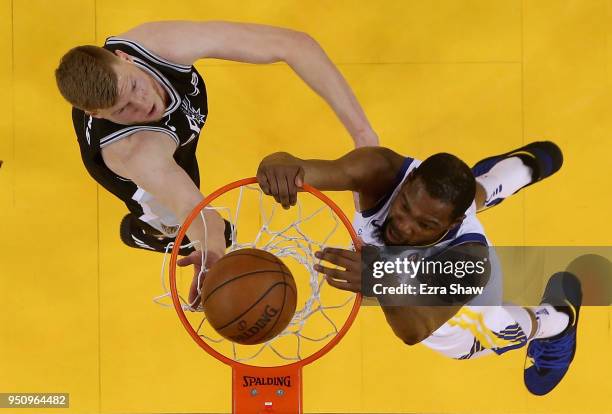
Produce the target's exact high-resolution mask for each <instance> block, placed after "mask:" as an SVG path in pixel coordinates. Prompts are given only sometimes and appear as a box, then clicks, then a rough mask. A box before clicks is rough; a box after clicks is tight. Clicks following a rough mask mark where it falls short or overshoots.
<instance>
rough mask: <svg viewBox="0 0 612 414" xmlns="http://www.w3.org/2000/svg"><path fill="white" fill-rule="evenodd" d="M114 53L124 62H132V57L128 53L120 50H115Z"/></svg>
mask: <svg viewBox="0 0 612 414" xmlns="http://www.w3.org/2000/svg"><path fill="white" fill-rule="evenodd" d="M115 55H117V56H118V57H119V59H121V60H125V61H126V62H134V59H132V56H130V55H128V54H127V53H125V52H124V51H122V50H115Z"/></svg>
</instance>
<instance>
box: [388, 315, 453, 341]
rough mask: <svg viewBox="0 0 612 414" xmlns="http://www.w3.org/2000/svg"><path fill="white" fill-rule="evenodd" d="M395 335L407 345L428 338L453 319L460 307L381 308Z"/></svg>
mask: <svg viewBox="0 0 612 414" xmlns="http://www.w3.org/2000/svg"><path fill="white" fill-rule="evenodd" d="M381 308H382V310H383V312H384V313H385V318H386V319H387V323H388V324H389V326H390V327H391V329H393V332H394V333H395V335H396V336H397V337H398V338H400V339H401V340H402V341H404V342H405V343H406V344H407V345H415V344H418V343H419V342H421V341H423V340H424V339H426V338H427V337H429V336H430V335H431V334H432V333H433V332H434V331H435V330H436V329H438V328H439V327H440V326H442V325H443V324H444V323H445V322H446V321H447V320H449V319H450V318H452V317H453V315H455V314H456V313H457V311H458V310H459V309H460V308H461V306H381Z"/></svg>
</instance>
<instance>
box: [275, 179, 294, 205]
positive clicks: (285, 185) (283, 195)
mask: <svg viewBox="0 0 612 414" xmlns="http://www.w3.org/2000/svg"><path fill="white" fill-rule="evenodd" d="M278 193H279V194H278V196H279V198H280V203H281V205H282V206H283V208H284V209H288V208H289V207H291V204H290V203H289V182H288V180H287V175H285V174H283V176H282V177H279V178H278Z"/></svg>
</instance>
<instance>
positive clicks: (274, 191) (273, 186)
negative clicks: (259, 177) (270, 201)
mask: <svg viewBox="0 0 612 414" xmlns="http://www.w3.org/2000/svg"><path fill="white" fill-rule="evenodd" d="M267 177H268V183H269V184H270V193H269V195H271V196H272V197H274V199H275V200H276V201H277V202H278V184H277V182H276V174H274V173H272V172H269V173H268V174H267Z"/></svg>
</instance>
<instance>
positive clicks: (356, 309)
mask: <svg viewBox="0 0 612 414" xmlns="http://www.w3.org/2000/svg"><path fill="white" fill-rule="evenodd" d="M256 183H257V178H255V177H251V178H243V179H242V180H238V181H234V182H233V183H230V184H227V185H224V186H223V187H221V188H219V189H217V190H216V191H214V192H212V193H211V194H209V195H208V196H207V197H206V198H204V200H202V201H201V202H200V203H199V204H198V205H197V206H196V207H195V208H194V209H193V210H192V211H191V213H189V216H187V218H186V219H185V222H184V223H183V225H182V226H181V228H180V229H179V232H178V235H177V236H176V240H175V242H174V247H173V248H172V254H171V256H170V292H171V295H172V303H173V305H174V309H175V310H176V313H177V314H178V317H179V319H180V320H181V323H182V324H183V327H184V328H185V329H186V330H187V332H188V333H189V335H190V336H191V338H192V339H193V340H194V341H195V342H196V343H197V344H198V345H199V346H200V347H201V348H202V349H204V350H205V351H206V352H208V353H209V354H210V355H212V356H213V357H215V358H217V359H218V360H220V361H222V362H224V363H225V364H227V365H230V366H232V367H239V366H243V367H258V366H257V365H250V364H244V363H242V362H238V361H234V360H233V359H230V358H228V357H226V356H225V355H223V354H221V353H220V352H218V351H216V350H215V349H214V348H213V347H211V346H210V345H208V344H207V343H206V341H204V340H203V339H202V338H201V337H200V336H199V335H198V333H197V332H196V331H195V330H194V329H193V326H191V324H190V323H189V321H188V320H187V316H186V315H185V312H184V311H183V308H182V306H181V302H180V300H179V296H178V291H177V289H176V262H177V260H178V253H179V250H180V246H181V243H182V242H183V239H184V238H185V234H186V232H187V229H188V228H189V226H190V225H191V223H192V222H193V220H195V218H196V217H197V216H198V214H200V211H201V210H202V209H203V208H204V207H206V206H207V205H209V204H210V203H212V202H213V201H214V200H215V199H217V198H218V197H219V196H220V195H222V194H224V193H226V192H228V191H230V190H233V189H235V188H238V187H242V186H245V185H249V184H256ZM302 189H303V190H304V191H307V192H309V193H310V194H312V195H314V196H315V197H317V198H318V199H319V200H321V201H322V202H324V203H325V204H327V205H328V206H329V207H330V208H331V209H332V210H333V212H334V213H335V214H336V216H338V218H339V219H340V221H342V224H344V227H345V228H346V229H347V230H348V232H349V235H350V236H351V240H352V241H353V245H354V246H355V248H356V249H357V251H359V250H360V249H361V244H360V242H359V239H358V238H357V234H356V233H355V230H354V229H353V226H352V225H351V222H350V221H349V219H348V218H347V217H346V215H345V214H344V212H343V211H342V210H341V209H340V207H338V205H336V203H334V202H333V201H332V200H331V199H330V198H329V197H327V196H326V195H325V194H323V193H322V192H320V191H319V190H317V189H316V188H314V187H312V186H310V185H308V184H304V186H303V188H302ZM360 306H361V293H358V294H357V295H356V296H355V301H354V303H353V308H352V309H351V313H350V314H349V316H348V318H347V319H346V321H345V322H344V325H342V328H341V329H340V330H339V331H338V334H337V335H336V336H335V337H334V338H333V339H332V340H331V341H329V342H328V343H327V344H325V346H324V347H323V348H321V349H319V350H318V351H317V352H315V353H314V354H312V355H309V356H308V357H306V358H304V359H302V360H299V361H296V362H292V363H290V364H286V365H279V366H285V367H293V366H295V367H303V366H305V365H308V364H310V363H311V362H313V361H316V360H317V359H319V358H321V357H322V356H323V355H325V354H326V353H328V352H329V351H330V350H331V349H332V348H333V347H334V346H336V345H337V344H338V342H340V340H341V339H342V338H343V337H344V335H345V334H346V333H347V332H348V330H349V329H350V327H351V326H352V325H353V322H354V321H355V318H356V317H357V313H358V312H359V307H360ZM259 368H266V367H259Z"/></svg>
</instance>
